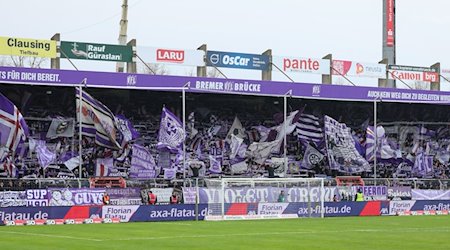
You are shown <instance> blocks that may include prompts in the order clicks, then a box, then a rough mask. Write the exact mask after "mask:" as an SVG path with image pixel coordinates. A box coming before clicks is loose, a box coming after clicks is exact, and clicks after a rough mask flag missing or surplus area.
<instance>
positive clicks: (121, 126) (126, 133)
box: [115, 115, 139, 147]
mask: <svg viewBox="0 0 450 250" xmlns="http://www.w3.org/2000/svg"><path fill="white" fill-rule="evenodd" d="M115 123H116V127H117V129H118V130H119V139H118V141H120V144H121V146H122V147H124V146H125V144H127V143H128V142H129V141H131V140H135V139H136V138H138V137H139V132H137V131H136V129H134V127H133V124H131V122H130V120H128V119H127V118H126V117H125V116H123V115H116V116H115Z"/></svg>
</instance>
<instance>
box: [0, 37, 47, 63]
mask: <svg viewBox="0 0 450 250" xmlns="http://www.w3.org/2000/svg"><path fill="white" fill-rule="evenodd" d="M0 54H1V55H12V56H34V57H49V58H55V57H56V41H52V40H37V39H28V38H17V37H0Z"/></svg>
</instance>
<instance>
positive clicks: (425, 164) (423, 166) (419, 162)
mask: <svg viewBox="0 0 450 250" xmlns="http://www.w3.org/2000/svg"><path fill="white" fill-rule="evenodd" d="M413 172H414V173H415V174H416V175H419V176H425V175H427V174H429V173H432V172H433V156H432V155H427V154H425V153H423V152H421V153H419V154H418V155H417V156H416V160H415V162H414V167H413Z"/></svg>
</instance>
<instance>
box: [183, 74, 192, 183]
mask: <svg viewBox="0 0 450 250" xmlns="http://www.w3.org/2000/svg"><path fill="white" fill-rule="evenodd" d="M190 87H191V82H187V83H186V84H185V85H184V86H183V89H182V92H181V93H182V102H183V103H182V106H183V133H184V138H183V186H184V187H186V181H185V180H186V88H190Z"/></svg>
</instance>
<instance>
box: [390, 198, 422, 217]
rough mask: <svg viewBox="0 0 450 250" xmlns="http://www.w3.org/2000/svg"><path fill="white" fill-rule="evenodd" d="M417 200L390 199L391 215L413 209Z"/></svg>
mask: <svg viewBox="0 0 450 250" xmlns="http://www.w3.org/2000/svg"><path fill="white" fill-rule="evenodd" d="M415 202H416V201H413V200H406V201H390V202H389V215H397V214H399V213H404V212H407V211H411V208H412V207H413V206H414V203H415Z"/></svg>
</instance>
